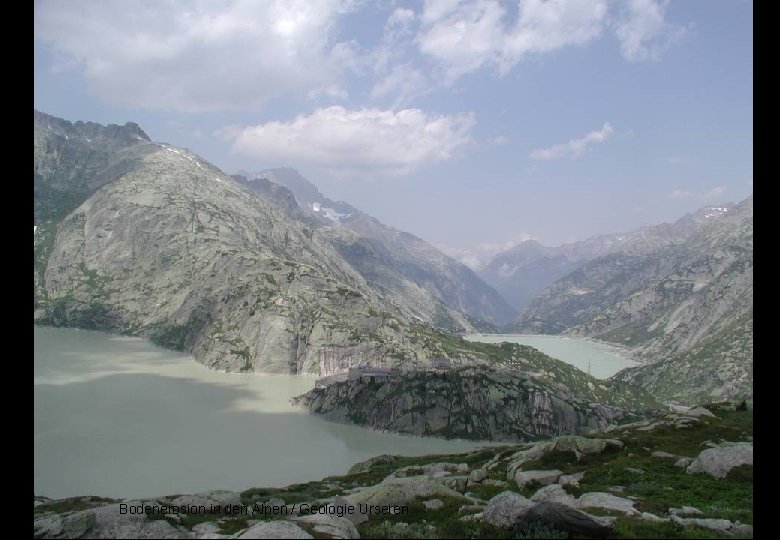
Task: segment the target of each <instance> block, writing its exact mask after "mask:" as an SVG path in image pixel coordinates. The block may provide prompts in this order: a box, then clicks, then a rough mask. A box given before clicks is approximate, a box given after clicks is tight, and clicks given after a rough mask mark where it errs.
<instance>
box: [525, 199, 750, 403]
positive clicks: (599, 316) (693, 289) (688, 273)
mask: <svg viewBox="0 0 780 540" xmlns="http://www.w3.org/2000/svg"><path fill="white" fill-rule="evenodd" d="M723 208H725V207H723ZM702 212H704V213H703V214H702V216H701V217H700V216H688V217H686V218H684V220H681V221H680V222H678V223H677V224H675V225H680V227H677V228H676V229H677V230H682V231H685V230H686V228H687V231H688V232H687V233H685V232H684V233H683V234H666V235H664V234H663V233H668V232H669V231H674V230H675V228H674V227H667V228H666V229H665V230H661V231H660V232H659V231H658V229H657V228H655V231H654V232H653V234H648V235H645V236H643V237H641V238H639V239H637V240H635V241H633V242H631V243H629V244H627V245H625V246H623V247H622V248H621V249H620V250H618V251H616V252H614V253H611V254H608V255H606V256H603V257H600V258H597V259H595V260H593V261H591V262H589V263H587V264H586V265H585V266H583V267H582V268H580V269H579V270H577V271H575V272H573V273H571V274H569V275H568V276H566V277H565V278H563V279H561V280H559V281H557V282H556V283H555V284H553V285H552V286H550V287H549V288H548V289H547V290H545V292H544V293H543V294H542V295H541V296H540V297H539V298H537V300H535V301H534V303H533V304H532V305H531V306H530V307H529V309H528V310H527V311H526V312H525V313H524V314H523V315H522V316H521V318H520V322H519V324H518V330H520V331H523V332H541V333H550V334H556V333H562V332H563V333H567V334H574V335H586V336H591V337H596V338H599V339H603V340H606V341H611V342H615V343H621V344H624V345H629V346H633V347H634V348H635V351H636V354H637V356H638V357H640V358H643V359H644V360H645V361H646V362H647V363H648V365H645V366H642V367H639V368H632V369H630V370H627V371H626V372H624V373H622V374H621V375H620V377H621V378H624V379H626V380H633V381H636V382H637V383H640V384H642V385H643V386H644V387H645V388H646V389H647V390H649V391H651V392H654V393H656V394H657V395H658V396H659V397H663V398H667V399H672V398H673V399H681V400H684V401H688V402H691V401H696V400H700V399H718V398H732V397H733V398H738V397H749V396H751V395H752V370H753V367H752V364H753V347H752V320H753V199H752V197H750V198H748V199H746V200H745V201H742V202H741V203H740V204H738V205H736V206H734V207H731V208H730V209H727V210H726V211H709V212H707V211H706V209H704V210H703V211H702ZM696 217H699V220H698V222H699V223H700V224H698V226H697V220H696V219H693V218H696ZM702 217H703V220H702Z"/></svg>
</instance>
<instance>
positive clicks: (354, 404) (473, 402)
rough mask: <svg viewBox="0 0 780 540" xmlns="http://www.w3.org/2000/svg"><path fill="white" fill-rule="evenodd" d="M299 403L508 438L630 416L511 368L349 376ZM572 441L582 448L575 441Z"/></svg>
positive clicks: (353, 417)
mask: <svg viewBox="0 0 780 540" xmlns="http://www.w3.org/2000/svg"><path fill="white" fill-rule="evenodd" d="M294 402H295V403H297V404H298V405H300V406H302V407H304V408H305V409H306V410H308V411H309V412H311V413H314V414H319V415H322V416H323V417H325V418H327V419H329V420H333V421H337V422H352V423H355V424H358V425H364V426H369V427H372V428H375V429H381V430H389V431H396V432H400V433H409V434H414V435H432V436H439V437H447V438H466V439H482V440H505V441H518V440H519V441H525V440H536V439H540V438H545V437H552V436H556V435H562V434H570V433H585V432H586V431H589V430H591V429H597V430H598V429H605V428H606V427H607V426H608V425H609V424H611V423H614V422H616V421H617V420H618V419H625V418H627V417H629V416H630V413H628V412H626V411H625V410H624V409H621V408H618V407H609V406H601V405H600V406H597V407H592V406H591V404H590V403H588V402H587V401H585V400H582V399H579V398H577V397H574V396H571V395H565V394H559V393H557V392H555V391H554V390H552V388H551V386H549V385H548V384H545V382H543V381H534V380H532V379H531V378H529V377H527V376H526V375H524V374H522V373H519V372H517V371H514V370H511V369H507V370H497V369H490V368H482V367H478V368H476V367H475V368H467V367H464V368H457V369H452V370H450V371H448V372H445V373H438V374H437V373H427V372H399V373H397V374H393V375H392V376H391V377H389V378H388V379H384V380H378V381H375V382H371V381H363V380H355V381H349V380H348V381H345V382H341V383H334V384H331V385H329V386H327V387H325V388H315V389H314V390H311V391H310V392H308V393H307V394H304V395H303V396H299V397H298V398H295V400H294ZM556 444H558V445H565V444H566V441H559V442H558V443H556ZM571 444H574V446H573V447H572V448H573V449H574V450H576V449H577V445H576V443H571ZM582 444H583V445H584V444H586V443H584V442H583V443H582ZM587 444H588V445H593V444H597V443H587ZM583 448H584V447H583ZM589 448H590V446H588V449H587V451H591V450H590V449H589Z"/></svg>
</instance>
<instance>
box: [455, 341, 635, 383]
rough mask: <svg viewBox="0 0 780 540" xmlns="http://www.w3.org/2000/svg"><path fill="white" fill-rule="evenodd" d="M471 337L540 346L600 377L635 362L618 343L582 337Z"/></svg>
mask: <svg viewBox="0 0 780 540" xmlns="http://www.w3.org/2000/svg"><path fill="white" fill-rule="evenodd" d="M464 337H465V339H467V340H469V341H479V342H482V343H501V342H509V343H520V344H522V345H529V346H531V347H533V348H535V349H539V350H540V351H542V352H543V353H544V354H547V355H549V356H552V357H553V358H557V359H558V360H561V361H563V362H566V363H567V364H571V365H572V366H574V367H577V368H579V369H581V370H582V371H586V372H587V371H588V366H589V365H590V374H591V375H593V376H594V377H596V378H597V379H606V378H607V377H611V376H612V375H614V374H615V373H617V372H618V371H620V370H621V369H623V368H626V367H630V366H635V365H636V363H635V362H634V361H632V360H631V359H630V358H628V357H627V356H626V355H625V353H623V352H622V351H621V349H619V348H618V347H613V346H611V345H607V344H605V343H600V342H597V341H591V340H588V339H583V338H574V337H566V336H546V335H521V334H469V335H467V336H464Z"/></svg>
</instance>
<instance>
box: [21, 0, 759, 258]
mask: <svg viewBox="0 0 780 540" xmlns="http://www.w3.org/2000/svg"><path fill="white" fill-rule="evenodd" d="M34 47H35V49H34V61H35V85H34V87H35V96H34V101H35V108H36V109H38V110H41V111H43V112H46V113H49V114H53V115H56V116H60V117H63V118H65V119H67V120H71V121H75V120H84V121H87V120H89V121H95V122H100V123H118V124H123V123H124V122H127V121H134V122H138V123H139V124H140V125H141V126H142V127H143V128H144V130H145V131H146V132H147V133H148V134H149V136H150V137H151V138H152V139H154V140H157V141H163V142H169V143H172V144H176V145H179V146H184V147H187V148H189V149H191V150H192V151H194V152H197V153H199V154H201V155H202V156H203V157H205V158H206V159H208V160H209V161H211V162H213V163H214V164H215V165H217V166H219V167H221V168H222V169H224V170H225V171H226V172H233V171H236V170H238V169H249V170H260V169H264V168H270V167H282V166H289V167H294V168H296V169H298V170H299V171H300V172H301V173H302V174H304V176H306V177H307V178H309V179H310V180H311V181H313V182H314V183H315V184H317V186H318V187H319V188H320V190H321V191H322V192H323V193H324V194H325V195H326V196H328V197H330V198H332V199H337V200H345V201H348V202H350V203H351V204H353V205H354V206H357V207H358V208H360V209H362V210H364V211H366V212H368V213H370V214H372V215H374V216H376V217H377V218H379V219H380V220H382V221H384V222H385V223H387V224H389V225H392V226H394V227H397V228H399V229H402V230H406V231H409V232H412V233H414V234H416V235H418V236H420V237H421V238H423V239H425V240H427V241H429V242H431V243H433V244H434V245H437V246H439V247H441V248H443V249H444V250H445V251H447V252H449V253H451V254H453V255H455V256H458V257H459V258H461V259H463V260H467V261H469V262H470V263H471V264H478V263H479V262H480V261H484V260H485V259H486V258H487V257H488V256H490V255H491V254H492V253H494V252H496V251H497V250H499V249H502V248H505V247H509V246H511V245H512V244H514V243H517V242H519V241H521V240H523V239H527V238H536V239H537V240H539V241H541V242H542V243H545V244H548V245H557V244H560V243H563V242H567V241H572V240H579V239H583V238H586V237H587V236H590V235H593V234H598V233H607V232H619V231H624V230H629V229H632V228H635V227H638V226H641V225H643V224H647V223H657V222H661V221H669V220H673V219H676V218H677V217H679V216H681V215H683V214H684V213H685V212H688V211H692V210H695V209H696V208H699V207H701V206H703V205H705V204H714V203H720V202H726V201H734V202H737V201H739V200H742V199H744V198H745V197H747V196H748V195H750V194H751V193H752V190H753V187H752V186H753V157H752V154H753V6H752V3H751V2H749V1H745V0H722V1H721V0H707V1H704V0H687V1H672V2H663V1H653V0H617V1H615V0H566V1H557V0H547V1H544V0H524V1H519V2H517V1H513V2H510V1H505V2H494V1H487V0H460V1H458V0H435V1H430V2H424V3H423V2H403V1H390V0H387V1H383V2H360V1H350V0H321V1H318V2H307V1H295V0H284V1H282V0H279V1H276V2H271V1H269V2H259V1H255V0H251V1H250V0H243V1H214V0H209V1H189V0H188V1H178V0H169V1H166V2H157V1H151V0H147V1H143V2H131V1H128V0H123V1H99V2H98V1H96V0H91V1H79V0H70V1H68V2H61V1H36V3H35V44H34Z"/></svg>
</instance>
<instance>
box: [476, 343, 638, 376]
mask: <svg viewBox="0 0 780 540" xmlns="http://www.w3.org/2000/svg"><path fill="white" fill-rule="evenodd" d="M461 337H462V338H463V339H465V340H466V341H473V342H480V343H493V344H495V343H502V342H504V343H518V344H521V345H527V346H529V347H533V348H535V349H537V350H540V351H541V352H543V353H545V354H547V355H548V356H551V357H553V358H556V359H558V360H561V361H563V362H566V363H567V364H570V365H572V366H574V367H576V368H577V369H579V370H581V371H586V372H587V367H585V366H584V365H580V363H578V362H577V361H573V360H572V359H571V358H566V357H563V356H562V355H561V353H560V352H555V351H553V350H552V349H549V348H547V347H544V346H541V344H540V343H534V341H543V342H546V343H548V344H555V343H556V342H558V343H561V342H563V343H567V342H570V343H572V344H574V343H576V342H585V343H588V344H591V345H592V346H594V347H595V348H596V349H601V351H595V352H593V353H592V354H601V353H605V352H606V353H607V354H609V355H610V356H613V357H615V359H616V360H618V361H619V362H622V363H623V364H625V365H623V366H622V367H621V368H620V369H619V370H618V371H615V372H613V373H611V374H610V375H608V376H604V377H596V378H597V379H607V378H609V377H612V376H614V375H615V374H616V373H618V372H619V371H621V370H623V369H625V368H629V367H635V366H639V365H641V364H642V362H641V359H640V358H639V357H638V356H637V354H636V352H635V350H634V349H631V348H630V347H627V346H626V345H621V344H619V343H611V342H608V341H602V340H599V339H596V338H592V337H589V336H578V335H570V334H506V333H496V334H489V333H482V332H472V333H469V334H461ZM504 338H506V339H504ZM594 377H595V375H594Z"/></svg>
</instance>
